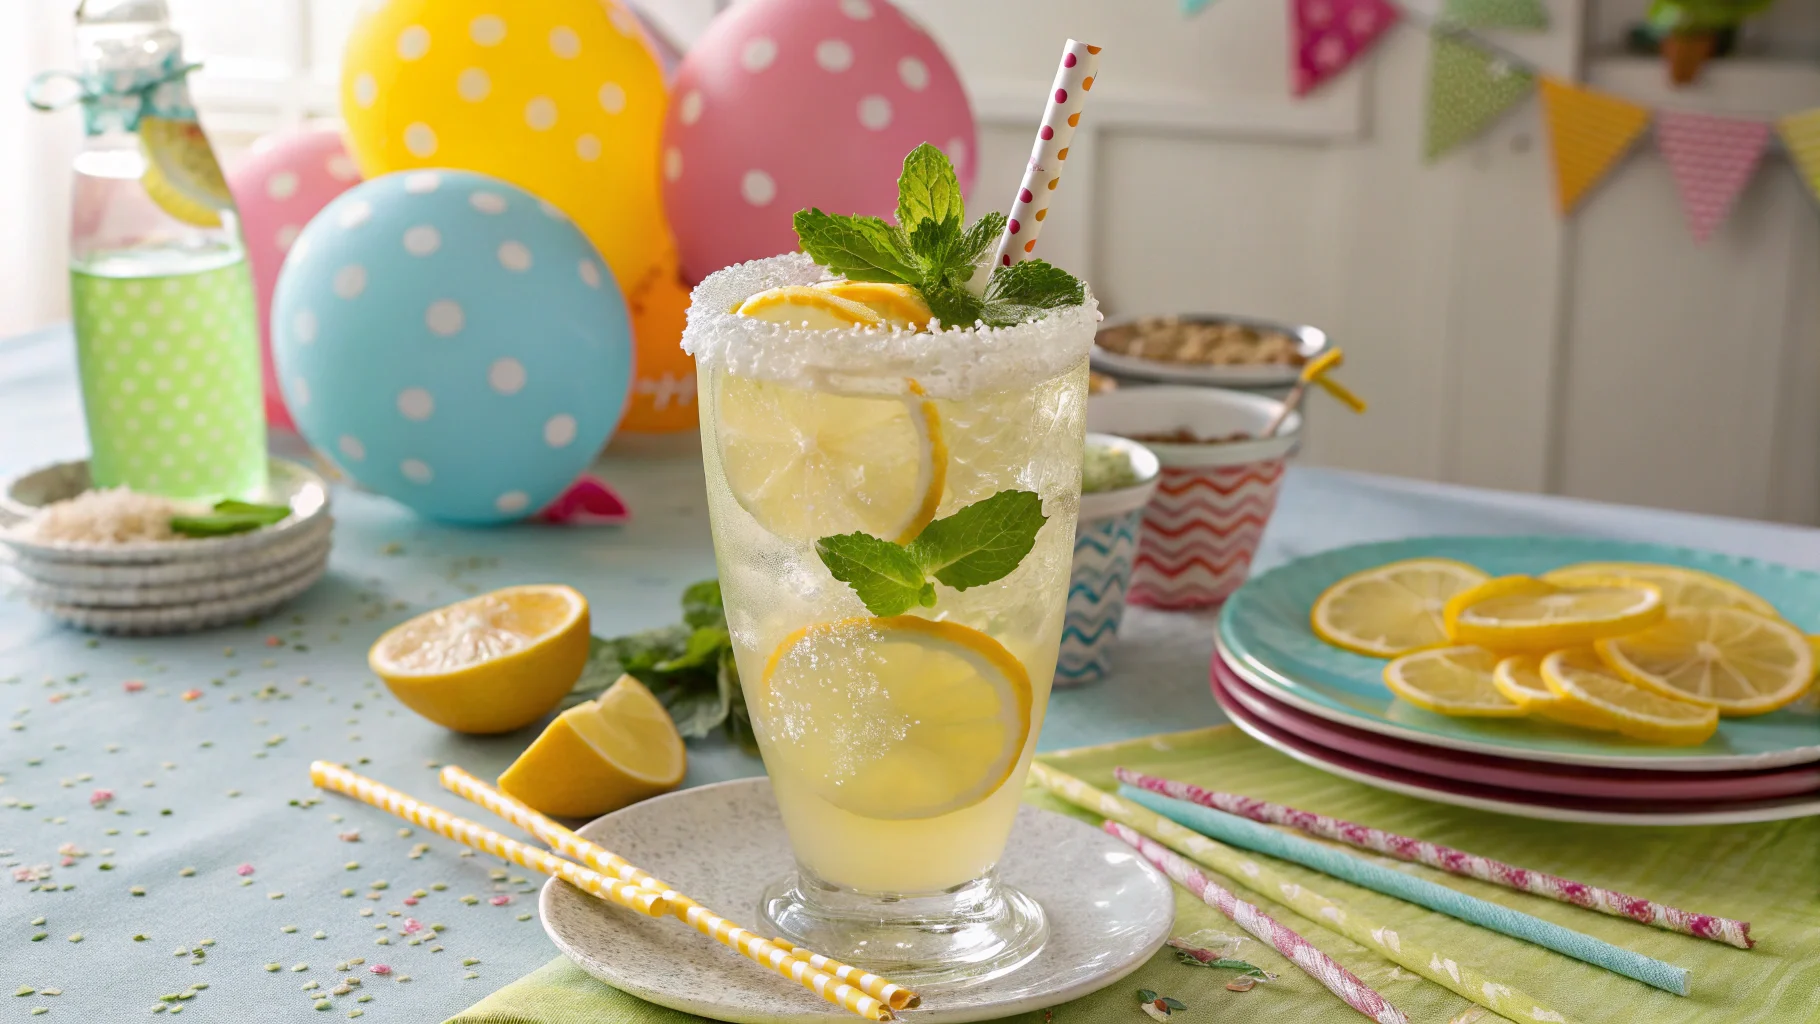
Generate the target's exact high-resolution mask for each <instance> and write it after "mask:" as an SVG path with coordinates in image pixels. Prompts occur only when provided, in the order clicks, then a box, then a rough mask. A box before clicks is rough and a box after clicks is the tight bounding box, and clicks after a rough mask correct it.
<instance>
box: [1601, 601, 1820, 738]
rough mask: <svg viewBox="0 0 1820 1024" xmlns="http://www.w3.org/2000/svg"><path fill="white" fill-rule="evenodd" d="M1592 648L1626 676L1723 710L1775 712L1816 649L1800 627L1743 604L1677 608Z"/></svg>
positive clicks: (1809, 667) (1807, 674) (1802, 687)
mask: <svg viewBox="0 0 1820 1024" xmlns="http://www.w3.org/2000/svg"><path fill="white" fill-rule="evenodd" d="M1594 646H1595V647H1596V648H1597V649H1598V652H1599V657H1600V658H1601V659H1603V660H1604V662H1605V664H1607V665H1609V666H1610V667H1611V669H1612V670H1613V671H1615V672H1616V673H1617V674H1618V675H1620V676H1622V677H1624V679H1626V680H1627V681H1629V682H1632V683H1635V684H1636V685H1638V686H1641V687H1643V688H1644V689H1647V690H1653V691H1655V692H1656V693H1659V694H1661V695H1663V696H1664V697H1671V698H1674V699H1675V700H1684V701H1691V702H1692V703H1695V704H1700V705H1703V706H1705V707H1710V708H1716V709H1717V710H1718V711H1719V713H1720V714H1722V715H1761V714H1763V713H1764V712H1766V711H1774V710H1776V709H1777V708H1779V707H1782V706H1783V705H1785V704H1790V703H1793V702H1794V701H1795V700H1796V699H1797V698H1799V697H1800V696H1801V695H1802V694H1803V693H1805V692H1806V691H1807V688H1808V687H1809V686H1810V685H1812V683H1813V679H1814V650H1813V648H1812V647H1811V646H1810V645H1809V644H1808V641H1807V637H1805V636H1803V635H1802V633H1801V631H1800V630H1797V629H1795V627H1793V626H1791V625H1789V624H1788V623H1786V622H1783V621H1782V620H1781V619H1779V618H1769V617H1767V616H1763V615H1758V614H1757V613H1755V612H1747V611H1742V610H1740V609H1737V608H1677V609H1676V610H1674V611H1673V612H1670V613H1669V615H1668V617H1667V618H1666V619H1664V620H1662V622H1661V623H1660V624H1658V625H1656V626H1653V627H1651V628H1650V629H1646V630H1643V631H1642V632H1638V633H1632V634H1630V635H1628V636H1619V637H1612V638H1611V639H1609V640H1601V641H1599V642H1598V643H1597V644H1596V645H1594Z"/></svg>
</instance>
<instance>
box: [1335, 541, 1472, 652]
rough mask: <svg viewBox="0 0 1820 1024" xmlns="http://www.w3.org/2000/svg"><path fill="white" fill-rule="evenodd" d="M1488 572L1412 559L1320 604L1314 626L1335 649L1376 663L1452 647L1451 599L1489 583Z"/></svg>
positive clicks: (1370, 574) (1343, 587)
mask: <svg viewBox="0 0 1820 1024" xmlns="http://www.w3.org/2000/svg"><path fill="white" fill-rule="evenodd" d="M1485 579H1486V576H1485V574H1484V573H1482V572H1480V571H1479V570H1477V569H1475V568H1473V567H1472V566H1470V565H1467V564H1466V563H1464V562H1456V561H1453V560H1452V559H1447V558H1412V559H1409V560H1408V561H1403V562H1391V563H1390V564H1389V565H1380V566H1378V567H1377V568H1375V569H1367V570H1365V571H1364V572H1356V573H1353V574H1352V575H1351V576H1348V577H1346V578H1345V579H1343V580H1341V581H1339V582H1338V583H1335V584H1334V585H1333V586H1331V587H1328V588H1327V589H1326V590H1325V591H1323V592H1322V593H1321V596H1320V597H1318V598H1316V599H1315V602H1314V609H1313V610H1312V611H1311V612H1310V613H1309V623H1310V626H1311V627H1312V628H1313V629H1314V632H1315V635H1316V636H1318V637H1320V638H1321V639H1322V640H1325V641H1327V642H1328V643H1330V644H1333V645H1334V646H1335V647H1344V648H1345V649H1346V650H1349V651H1353V652H1356V653H1358V654H1365V655H1370V656H1371V657H1374V658H1394V657H1396V656H1397V655H1399V654H1403V653H1405V652H1407V651H1413V650H1416V649H1418V648H1422V647H1433V646H1434V645H1436V644H1442V643H1446V642H1447V631H1446V629H1445V628H1444V625H1443V623H1442V620H1441V611H1442V609H1443V608H1444V607H1445V606H1446V603H1447V600H1448V598H1450V597H1452V596H1453V595H1455V594H1457V593H1459V592H1460V591H1462V590H1468V589H1471V588H1472V587H1475V586H1477V585H1479V584H1480V583H1483V582H1485Z"/></svg>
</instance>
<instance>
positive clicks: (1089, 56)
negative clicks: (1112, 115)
mask: <svg viewBox="0 0 1820 1024" xmlns="http://www.w3.org/2000/svg"><path fill="white" fill-rule="evenodd" d="M1099 73H1100V48H1099V47H1097V46H1089V45H1087V44H1086V43H1083V42H1079V41H1077V40H1074V39H1070V40H1068V45H1066V46H1064V47H1062V63H1061V66H1060V67H1059V68H1057V69H1056V72H1055V84H1054V85H1052V86H1050V88H1049V100H1048V102H1047V104H1045V105H1044V107H1043V122H1042V124H1041V125H1040V126H1039V127H1038V128H1037V130H1036V145H1035V146H1033V147H1032V148H1031V150H1030V166H1029V167H1027V168H1025V170H1024V180H1023V181H1022V182H1021V183H1019V185H1018V187H1017V198H1016V199H1015V200H1013V201H1012V203H1011V212H1010V213H1009V214H1008V215H1007V216H1008V217H1009V218H1010V219H1009V220H1008V221H1006V223H1005V233H1004V234H1003V235H1000V236H999V242H998V248H997V250H995V251H994V253H993V256H992V265H993V266H995V267H1008V266H1010V265H1012V264H1013V263H1022V262H1023V261H1024V260H1027V259H1029V258H1030V253H1031V252H1032V251H1033V250H1034V249H1035V248H1036V238H1037V236H1038V235H1039V234H1041V233H1042V231H1043V219H1044V218H1045V217H1047V216H1048V215H1049V204H1050V202H1052V201H1053V199H1054V193H1055V187H1056V186H1057V185H1058V184H1060V183H1061V180H1062V162H1063V161H1065V160H1067V159H1068V145H1069V143H1071V142H1072V141H1074V129H1075V128H1076V127H1077V126H1078V125H1079V124H1080V123H1081V107H1082V106H1084V105H1085V104H1086V102H1087V92H1088V90H1090V89H1092V88H1093V80H1094V79H1095V78H1097V77H1098V76H1099Z"/></svg>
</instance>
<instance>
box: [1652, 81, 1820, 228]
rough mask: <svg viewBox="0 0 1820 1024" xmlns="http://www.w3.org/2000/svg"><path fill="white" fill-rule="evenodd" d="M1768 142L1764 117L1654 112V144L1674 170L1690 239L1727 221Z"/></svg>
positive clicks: (1767, 126)
mask: <svg viewBox="0 0 1820 1024" xmlns="http://www.w3.org/2000/svg"><path fill="white" fill-rule="evenodd" d="M1816 141H1820V138H1817V140H1816ZM1768 144H1769V125H1767V124H1764V123H1763V122H1762V121H1740V120H1737V119H1736V118H1730V117H1713V116H1711V115H1709V114H1689V113H1685V112H1683V111H1677V110H1663V111H1659V112H1658V113H1657V114H1656V146H1657V148H1659V149H1661V150H1662V158H1663V159H1664V160H1667V161H1668V172H1669V173H1670V174H1672V175H1674V178H1675V188H1676V189H1678V190H1679V191H1680V193H1681V209H1682V210H1683V211H1684V212H1686V214H1687V228H1688V230H1689V231H1691V232H1693V235H1694V241H1696V242H1704V241H1706V240H1707V239H1708V238H1709V237H1711V236H1712V233H1713V231H1714V230H1716V229H1717V228H1718V227H1719V225H1720V224H1723V223H1725V218H1726V215H1727V214H1729V213H1731V209H1732V203H1734V202H1736V201H1737V199H1738V193H1740V192H1743V191H1744V186H1745V185H1747V184H1749V183H1750V178H1751V175H1752V174H1753V173H1755V172H1756V170H1757V162H1758V161H1759V160H1762V159H1763V149H1764V147H1765V146H1767V145H1768ZM1817 155H1820V154H1817Z"/></svg>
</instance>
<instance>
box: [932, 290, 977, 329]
mask: <svg viewBox="0 0 1820 1024" xmlns="http://www.w3.org/2000/svg"><path fill="white" fill-rule="evenodd" d="M921 291H922V293H923V301H924V302H927V303H928V304H929V312H931V313H934V314H935V316H936V318H937V319H939V320H940V321H941V322H942V326H943V327H972V326H973V322H974V321H975V320H978V319H980V318H981V316H982V315H983V314H984V313H985V310H986V307H985V304H984V303H982V302H980V298H979V296H977V295H975V294H973V293H972V292H970V291H968V290H967V289H966V288H965V287H963V286H962V285H961V284H949V283H947V282H942V283H939V284H935V283H932V284H925V285H923V286H922V288H921Z"/></svg>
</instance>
